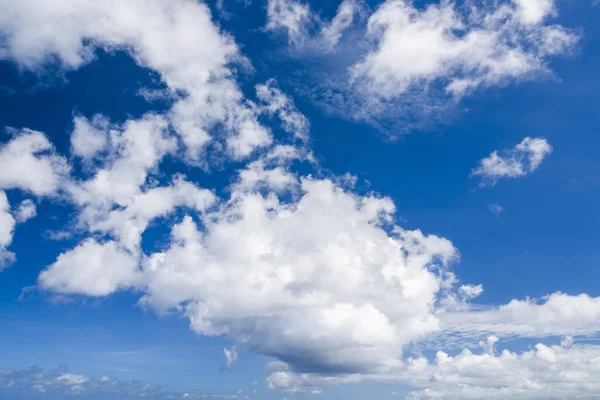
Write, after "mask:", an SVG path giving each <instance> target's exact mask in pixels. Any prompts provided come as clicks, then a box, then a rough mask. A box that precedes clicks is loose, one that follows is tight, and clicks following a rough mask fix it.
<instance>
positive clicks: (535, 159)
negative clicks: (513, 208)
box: [471, 137, 552, 210]
mask: <svg viewBox="0 0 600 400" xmlns="http://www.w3.org/2000/svg"><path fill="white" fill-rule="evenodd" d="M550 153H552V146H550V144H549V143H548V141H547V140H546V139H544V138H530V137H526V138H525V139H523V141H522V142H521V143H519V144H518V145H517V146H516V147H515V148H514V149H506V150H504V151H503V152H502V153H501V154H500V155H499V154H498V152H497V151H494V152H492V154H490V155H489V156H488V157H486V158H483V159H482V160H481V161H480V162H479V166H478V167H477V168H475V169H473V171H471V176H479V177H481V179H482V180H481V184H480V186H490V185H495V184H496V182H498V180H499V179H502V178H519V177H523V176H525V175H527V174H529V173H531V172H533V171H535V170H536V169H537V168H538V167H539V166H540V164H541V163H542V161H544V159H545V158H546V157H548V156H549V155H550ZM490 210H491V208H490Z"/></svg>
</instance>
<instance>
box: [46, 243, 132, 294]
mask: <svg viewBox="0 0 600 400" xmlns="http://www.w3.org/2000/svg"><path fill="white" fill-rule="evenodd" d="M138 276H139V274H138V271H137V260H136V258H135V257H134V256H133V255H131V254H130V253H128V252H127V251H126V250H125V249H123V248H121V247H120V246H119V245H118V244H117V243H115V242H113V241H109V242H106V243H98V242H97V241H96V240H94V239H87V240H85V241H84V242H82V243H81V244H79V245H78V246H77V247H75V248H74V249H72V250H69V251H68V252H66V253H63V254H61V255H60V256H59V257H58V259H57V260H56V262H54V264H52V265H50V266H49V267H48V268H47V269H45V270H44V271H42V272H41V273H40V276H39V279H38V281H39V285H40V287H41V288H43V289H48V290H53V291H55V292H60V293H68V294H85V295H88V296H106V295H108V294H110V293H113V292H114V291H115V290H117V289H119V288H128V287H131V286H132V285H135V283H136V281H137V279H138Z"/></svg>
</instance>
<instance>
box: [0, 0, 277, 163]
mask: <svg viewBox="0 0 600 400" xmlns="http://www.w3.org/2000/svg"><path fill="white" fill-rule="evenodd" d="M0 4H2V10H3V13H2V15H1V16H0V32H1V33H2V49H1V51H0V58H2V59H9V60H12V61H15V62H17V63H19V64H20V65H21V66H23V67H25V68H29V69H34V70H35V69H41V68H44V67H45V66H46V65H47V64H48V63H51V62H56V61H58V62H59V63H60V66H61V67H63V68H65V69H76V68H79V67H80V66H82V65H84V64H85V63H88V62H90V61H92V60H93V59H94V54H95V53H94V52H95V49H96V48H97V47H101V48H105V49H115V50H122V49H127V51H128V52H130V54H131V55H132V56H133V57H134V58H135V60H136V61H137V63H138V64H140V65H141V66H143V67H147V68H150V69H152V70H154V71H156V72H157V73H158V74H159V75H160V77H161V80H162V81H163V82H164V84H165V85H166V86H167V95H168V96H170V97H171V98H172V99H173V100H174V102H173V106H172V108H171V109H170V110H169V112H168V113H167V115H166V116H165V119H166V120H167V122H168V123H169V124H170V125H171V126H172V127H173V129H174V130H175V131H176V132H177V134H178V136H179V137H180V138H181V140H182V142H183V144H184V146H185V151H186V156H187V157H188V159H189V160H193V161H195V162H196V163H200V162H201V160H202V157H203V156H204V151H205V149H206V146H207V145H208V144H209V143H210V142H213V141H215V142H220V143H221V142H223V141H225V142H227V150H228V151H229V152H230V154H231V155H233V156H235V157H238V158H245V157H247V156H249V155H250V154H251V153H252V151H253V150H255V149H256V148H260V147H264V146H267V145H269V144H270V142H271V137H270V134H269V132H268V130H267V129H265V128H264V127H262V126H261V125H260V124H259V123H258V121H257V115H256V113H255V112H254V111H253V110H252V107H251V105H250V104H249V103H248V102H247V101H246V100H245V99H244V96H243V94H242V92H241V90H240V89H239V87H238V85H237V83H236V82H235V79H234V76H235V74H234V73H233V72H234V70H233V68H235V66H238V65H241V64H244V63H245V62H244V59H243V57H242V56H241V55H240V54H239V51H238V47H237V45H236V44H235V42H234V41H233V39H232V37H231V36H230V35H227V34H224V33H222V32H221V31H220V29H219V27H218V26H217V25H216V24H215V23H214V22H213V20H212V16H211V13H210V9H209V8H208V6H207V5H206V4H204V3H202V2H197V1H190V0H174V1H164V0H133V1H125V2H124V1H120V0H107V1H102V2H100V3H94V2H81V1H78V0H67V1H64V2H61V3H60V4H59V3H55V2H46V1H37V2H35V6H32V3H31V2H25V1H23V2H11V1H5V0H4V1H1V2H0ZM140 9H143V10H144V13H143V15H140V13H139V10H140ZM148 21H152V23H148ZM75 125H76V135H75V137H74V139H73V141H72V146H73V150H74V152H75V154H79V155H81V156H82V157H86V156H88V157H89V156H91V155H92V154H94V153H95V152H97V151H100V150H101V149H102V146H103V143H104V138H103V136H104V133H103V132H104V128H105V123H104V121H102V120H92V121H91V122H90V121H86V120H81V119H77V120H76V124H75ZM215 128H219V129H215ZM86 145H89V147H86Z"/></svg>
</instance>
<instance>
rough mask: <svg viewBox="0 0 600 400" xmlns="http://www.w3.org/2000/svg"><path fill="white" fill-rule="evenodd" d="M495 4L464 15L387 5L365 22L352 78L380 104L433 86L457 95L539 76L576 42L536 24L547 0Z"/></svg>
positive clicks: (444, 8) (446, 6)
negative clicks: (369, 46) (368, 43)
mask: <svg viewBox="0 0 600 400" xmlns="http://www.w3.org/2000/svg"><path fill="white" fill-rule="evenodd" d="M499 4H500V5H498V6H497V8H495V9H485V8H481V7H480V8H478V7H476V6H471V7H468V10H469V13H468V14H467V15H463V14H462V13H461V12H460V11H458V6H457V5H456V4H454V3H452V2H444V3H441V4H431V5H429V6H427V7H426V8H424V9H417V8H416V7H415V6H414V5H412V4H411V3H408V2H405V1H403V0H388V1H386V2H385V3H384V4H383V5H381V6H380V7H379V8H378V9H377V11H376V12H375V13H374V14H373V15H371V17H370V19H369V24H368V34H369V35H370V36H371V37H372V38H373V40H374V42H375V43H376V47H375V48H374V49H373V50H372V51H370V52H369V54H367V56H366V57H365V58H364V59H363V60H362V61H360V62H359V63H357V64H356V65H355V66H354V67H353V71H352V73H353V78H354V79H355V80H357V81H359V82H363V81H364V86H362V87H363V89H364V90H367V91H369V92H373V93H376V94H377V95H379V96H382V97H384V98H393V97H395V96H400V95H402V94H404V93H406V92H407V91H408V90H410V89H411V88H413V87H415V86H418V87H423V86H425V87H426V86H427V85H428V84H429V83H432V82H435V81H440V82H441V83H442V85H443V87H444V89H445V90H446V91H447V92H449V93H452V94H453V95H455V96H462V95H463V94H464V93H465V92H468V91H470V90H472V89H475V88H477V87H479V86H492V85H499V84H502V83H504V82H505V81H507V80H517V79H522V78H528V77H531V76H535V75H536V74H539V73H543V72H546V71H547V67H546V59H547V58H548V57H549V56H552V55H554V54H557V53H563V52H565V51H567V50H568V49H569V48H570V47H571V46H572V45H573V43H574V42H575V40H576V38H575V37H574V36H573V35H571V34H569V33H568V32H567V31H565V30H564V29H563V28H562V27H560V26H544V25H542V22H543V20H544V18H545V17H546V16H548V15H549V13H550V12H551V11H552V10H553V4H552V2H551V1H546V0H523V1H519V2H518V5H517V6H515V5H514V4H511V3H507V2H502V3H499ZM543 4H549V5H550V7H548V6H544V5H543ZM515 32H518V33H517V34H515Z"/></svg>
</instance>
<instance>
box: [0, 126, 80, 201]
mask: <svg viewBox="0 0 600 400" xmlns="http://www.w3.org/2000/svg"><path fill="white" fill-rule="evenodd" d="M0 166H1V168H0V189H21V190H24V191H27V192H31V193H33V194H35V195H38V196H47V195H53V194H55V193H56V191H57V190H58V189H59V187H60V185H61V181H62V179H63V177H64V175H65V174H67V173H68V170H69V167H68V165H67V162H66V160H65V159H64V158H62V157H60V156H58V155H56V154H55V153H54V147H53V146H52V144H51V143H50V142H49V141H48V139H47V138H46V136H44V134H42V133H41V132H36V131H32V130H29V129H23V130H22V131H19V132H16V133H15V136H14V137H13V138H12V139H11V140H10V141H9V142H8V143H5V144H4V145H3V146H1V147H0Z"/></svg>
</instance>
